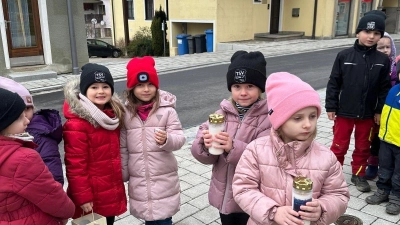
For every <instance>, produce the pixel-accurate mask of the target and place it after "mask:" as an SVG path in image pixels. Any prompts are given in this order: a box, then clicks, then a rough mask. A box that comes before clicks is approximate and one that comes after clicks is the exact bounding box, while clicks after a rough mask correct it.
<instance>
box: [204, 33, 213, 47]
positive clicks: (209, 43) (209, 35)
mask: <svg viewBox="0 0 400 225" xmlns="http://www.w3.org/2000/svg"><path fill="white" fill-rule="evenodd" d="M204 32H205V33H206V46H207V52H213V49H214V44H213V42H214V41H213V39H214V37H213V33H214V32H213V30H211V29H209V30H205V31H204Z"/></svg>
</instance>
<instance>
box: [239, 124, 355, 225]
mask: <svg viewBox="0 0 400 225" xmlns="http://www.w3.org/2000/svg"><path fill="white" fill-rule="evenodd" d="M298 175H302V176H306V177H309V178H311V180H312V181H313V198H314V199H318V200H319V202H320V204H321V208H322V215H321V218H320V220H318V221H317V223H313V224H317V225H326V224H331V223H333V222H335V221H336V220H337V218H339V216H341V215H342V214H343V213H344V212H345V211H346V208H347V203H348V201H349V198H350V195H349V190H348V188H347V184H346V181H345V180H344V176H343V172H342V167H341V165H340V163H339V162H338V161H337V159H336V156H335V155H334V154H333V153H332V152H331V151H330V150H329V149H328V148H326V147H325V146H322V145H320V144H319V143H317V142H315V141H313V138H312V137H311V138H309V139H308V140H306V141H304V142H300V141H294V142H290V143H287V144H284V143H283V142H282V140H281V139H280V138H278V137H277V134H276V132H275V131H274V130H273V129H272V130H271V135H270V136H268V137H262V138H259V139H257V140H255V141H253V142H251V143H250V144H249V145H248V146H247V148H246V150H245V151H244V153H243V156H242V158H241V159H240V161H239V163H238V166H237V168H236V172H235V176H234V177H233V193H234V196H235V200H236V202H237V203H238V204H239V206H240V207H242V209H243V210H244V211H245V212H246V213H248V214H249V215H250V219H249V222H248V223H247V224H248V225H254V224H258V225H259V224H263V225H267V224H268V225H269V224H276V223H275V222H274V221H273V220H271V219H272V218H273V216H274V214H275V212H276V209H277V207H279V206H290V205H292V187H293V178H294V177H295V176H298Z"/></svg>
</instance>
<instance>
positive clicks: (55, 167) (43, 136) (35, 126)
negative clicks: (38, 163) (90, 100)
mask: <svg viewBox="0 0 400 225" xmlns="http://www.w3.org/2000/svg"><path fill="white" fill-rule="evenodd" d="M26 131H27V132H28V133H29V134H30V135H32V136H33V137H34V142H35V143H36V144H37V145H38V147H37V148H35V150H36V151H37V152H38V153H39V154H40V157H41V158H42V159H43V162H44V163H45V164H46V166H47V168H48V169H49V170H50V172H51V173H52V174H53V177H54V179H55V180H56V181H58V182H59V183H60V184H61V185H64V175H63V170H62V163H61V158H60V152H59V151H58V144H59V143H60V142H61V140H62V124H61V117H60V115H59V113H58V111H57V110H54V109H42V110H39V111H37V112H36V113H35V114H33V118H32V120H31V122H30V123H29V125H28V128H27V129H26Z"/></svg>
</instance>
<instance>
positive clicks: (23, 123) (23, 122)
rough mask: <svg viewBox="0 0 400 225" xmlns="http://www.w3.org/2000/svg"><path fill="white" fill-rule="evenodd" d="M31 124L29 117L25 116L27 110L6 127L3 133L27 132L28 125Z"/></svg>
mask: <svg viewBox="0 0 400 225" xmlns="http://www.w3.org/2000/svg"><path fill="white" fill-rule="evenodd" d="M28 124H29V120H28V118H26V116H25V112H22V113H21V115H20V116H19V117H18V119H17V120H15V121H14V122H13V123H12V124H11V125H10V126H8V127H7V128H6V129H4V130H3V131H2V132H1V133H2V134H6V135H10V134H20V133H23V132H25V129H26V127H27V126H28Z"/></svg>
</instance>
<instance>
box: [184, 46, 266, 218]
mask: <svg viewBox="0 0 400 225" xmlns="http://www.w3.org/2000/svg"><path fill="white" fill-rule="evenodd" d="M266 65H267V62H266V61H265V58H264V55H263V54H262V53H261V52H249V53H248V52H245V51H237V52H236V53H234V54H233V56H232V58H231V64H230V65H229V69H228V72H227V74H226V80H227V86H228V90H229V91H230V92H232V95H231V98H230V99H229V100H226V99H224V100H222V102H221V104H220V107H221V108H220V109H219V110H218V111H217V112H216V113H218V114H222V115H224V116H225V124H224V131H223V132H220V133H219V134H217V135H215V136H214V137H213V136H212V135H211V134H209V123H208V122H205V123H203V124H202V125H201V126H200V128H199V131H198V132H197V136H196V139H195V140H194V142H193V145H192V149H191V151H192V155H193V156H194V157H195V158H196V159H197V160H198V161H200V162H201V163H203V164H207V165H213V170H212V177H211V184H210V190H209V192H208V199H209V202H210V204H211V205H212V206H214V207H215V208H217V209H218V210H219V213H220V218H221V224H222V225H246V224H247V221H248V219H249V215H248V214H246V213H245V212H243V210H242V209H241V208H240V207H239V206H238V205H237V204H236V202H235V201H234V199H233V193H232V179H233V174H234V173H235V168H236V165H237V163H238V161H239V159H240V157H241V156H242V153H243V151H244V149H245V147H246V146H247V144H248V143H250V142H251V141H253V140H254V139H256V138H258V137H263V136H266V135H268V134H269V129H270V128H271V123H270V122H269V119H268V106H267V100H266V99H263V98H262V93H264V91H265V90H264V89H265V81H266ZM213 140H214V141H216V142H217V143H220V145H218V146H213V147H215V148H219V149H223V150H224V153H223V154H222V155H212V154H210V153H209V151H208V149H209V148H210V147H211V142H212V141H213Z"/></svg>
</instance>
